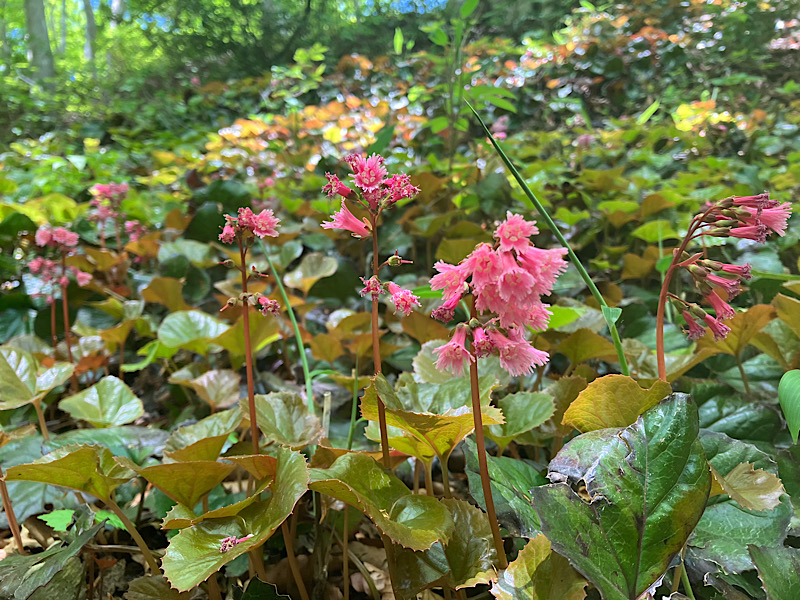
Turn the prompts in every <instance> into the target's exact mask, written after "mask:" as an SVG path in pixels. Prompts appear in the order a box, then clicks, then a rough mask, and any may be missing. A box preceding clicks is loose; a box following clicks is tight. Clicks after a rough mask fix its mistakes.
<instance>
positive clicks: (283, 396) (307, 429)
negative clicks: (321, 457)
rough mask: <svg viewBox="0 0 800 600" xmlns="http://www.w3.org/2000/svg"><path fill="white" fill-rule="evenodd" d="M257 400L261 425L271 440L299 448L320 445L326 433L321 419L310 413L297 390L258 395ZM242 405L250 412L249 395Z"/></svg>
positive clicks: (258, 421) (259, 425)
mask: <svg viewBox="0 0 800 600" xmlns="http://www.w3.org/2000/svg"><path fill="white" fill-rule="evenodd" d="M255 402H256V421H257V423H258V428H259V429H261V432H262V433H263V434H264V435H265V436H266V437H267V439H268V440H271V441H274V442H277V443H279V444H282V445H284V446H289V447H290V448H294V449H295V450H299V449H301V448H304V447H305V446H310V445H312V444H316V443H317V442H318V441H319V439H320V438H321V437H322V435H323V434H324V432H323V430H322V424H321V423H320V421H319V418H317V416H316V415H312V414H310V413H309V412H308V406H307V405H306V404H305V402H303V399H302V398H301V397H300V396H299V395H298V394H296V393H294V392H273V393H271V394H258V395H256V398H255ZM240 404H241V407H242V411H244V413H245V414H246V415H249V414H250V411H249V410H248V402H247V398H243V399H242V400H240Z"/></svg>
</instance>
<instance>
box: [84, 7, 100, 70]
mask: <svg viewBox="0 0 800 600" xmlns="http://www.w3.org/2000/svg"><path fill="white" fill-rule="evenodd" d="M83 12H84V13H85V14H86V43H85V44H84V45H83V56H84V58H85V59H86V60H88V61H89V63H90V64H91V66H92V74H93V75H94V76H95V77H96V76H97V68H96V66H95V63H94V45H95V40H96V39H97V24H96V23H95V22H94V11H93V10H92V1H91V0H83Z"/></svg>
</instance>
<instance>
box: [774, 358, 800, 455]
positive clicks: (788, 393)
mask: <svg viewBox="0 0 800 600" xmlns="http://www.w3.org/2000/svg"><path fill="white" fill-rule="evenodd" d="M778 400H779V401H780V403H781V410H783V416H784V418H785V419H786V426H787V427H788V428H789V433H791V434H792V441H793V442H794V443H795V444H796V443H797V434H798V432H799V431H800V370H798V369H795V370H793V371H789V372H788V373H784V374H783V377H781V382H780V384H779V385H778Z"/></svg>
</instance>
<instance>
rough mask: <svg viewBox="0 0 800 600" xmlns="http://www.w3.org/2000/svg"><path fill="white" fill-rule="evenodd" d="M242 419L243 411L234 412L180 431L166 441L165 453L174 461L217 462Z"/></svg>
mask: <svg viewBox="0 0 800 600" xmlns="http://www.w3.org/2000/svg"><path fill="white" fill-rule="evenodd" d="M242 417H243V414H242V411H241V410H240V409H239V408H233V409H230V410H225V411H222V412H218V413H214V414H213V415H211V416H209V417H206V418H205V419H201V420H200V421H198V422H197V423H194V424H192V425H185V426H184V427H179V428H178V429H176V430H175V431H173V432H172V433H171V434H170V436H169V438H168V439H167V442H166V445H165V446H164V453H165V454H166V455H168V456H169V457H170V458H172V459H173V460H212V461H213V460H216V459H217V456H219V453H220V452H221V451H222V447H223V446H224V445H225V442H226V440H227V439H228V436H229V435H230V434H231V433H232V432H233V431H235V430H236V428H237V427H238V426H239V425H240V424H241V422H242Z"/></svg>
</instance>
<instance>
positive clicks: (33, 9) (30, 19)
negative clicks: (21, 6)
mask: <svg viewBox="0 0 800 600" xmlns="http://www.w3.org/2000/svg"><path fill="white" fill-rule="evenodd" d="M25 25H26V28H27V30H28V48H29V50H30V55H31V64H32V66H33V68H34V70H35V73H34V77H35V78H36V79H37V80H39V81H41V80H43V79H49V78H51V77H55V76H56V67H55V63H54V62H53V52H52V51H51V50H50V38H49V37H48V35H47V20H46V16H45V12H44V0H25Z"/></svg>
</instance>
